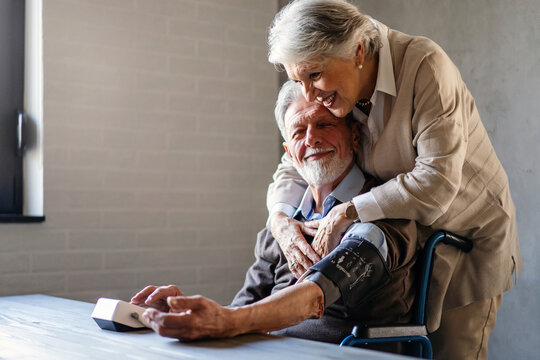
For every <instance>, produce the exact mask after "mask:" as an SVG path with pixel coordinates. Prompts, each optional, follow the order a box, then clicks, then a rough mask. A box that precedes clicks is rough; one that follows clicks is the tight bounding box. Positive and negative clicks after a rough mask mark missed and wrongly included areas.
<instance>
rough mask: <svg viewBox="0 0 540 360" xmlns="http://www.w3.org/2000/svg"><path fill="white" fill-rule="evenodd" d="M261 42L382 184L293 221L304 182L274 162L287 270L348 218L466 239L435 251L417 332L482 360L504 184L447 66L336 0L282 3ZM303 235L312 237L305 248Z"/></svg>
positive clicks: (495, 303)
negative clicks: (407, 224) (334, 121)
mask: <svg viewBox="0 0 540 360" xmlns="http://www.w3.org/2000/svg"><path fill="white" fill-rule="evenodd" d="M268 41H269V47H270V49H269V61H270V62H272V63H274V64H276V65H278V66H280V67H282V68H283V69H285V70H286V71H287V75H288V76H289V78H290V79H291V80H294V81H296V82H298V83H299V84H301V85H302V87H303V94H304V96H305V98H306V99H307V100H308V101H314V102H317V103H319V104H322V105H323V106H325V107H326V108H328V109H329V110H330V111H331V112H332V113H333V114H334V115H336V116H338V117H345V116H347V115H348V114H352V116H353V117H354V118H355V119H356V120H357V121H358V122H359V123H360V124H361V128H362V137H361V149H362V151H361V152H360V153H359V155H358V159H357V162H358V164H359V165H360V167H361V168H362V170H363V171H364V172H365V173H368V174H371V175H372V176H374V177H375V178H377V179H379V180H381V181H382V182H383V184H382V185H381V186H378V187H375V188H373V189H372V190H371V191H370V192H368V193H366V194H363V195H359V196H357V197H355V198H354V199H353V200H352V201H351V202H350V203H345V204H341V205H339V206H336V207H334V209H333V210H332V211H331V213H330V214H329V215H328V216H327V217H326V218H325V219H323V220H320V222H319V223H315V224H313V223H311V224H309V223H307V224H301V223H299V222H297V221H295V220H293V219H291V218H290V217H289V216H290V215H291V214H292V213H293V211H294V209H295V208H296V207H297V206H298V204H299V203H300V200H301V196H302V194H303V193H304V188H305V186H306V185H305V182H304V181H303V179H302V178H301V176H300V175H299V174H298V173H297V172H296V171H295V170H294V168H293V166H292V165H291V160H290V159H289V158H288V157H287V155H284V157H283V158H282V163H281V164H280V165H279V166H278V169H277V171H276V173H275V174H274V183H273V184H271V185H270V187H269V191H268V207H269V210H270V214H271V215H270V226H271V230H272V234H273V235H274V237H275V238H276V239H277V241H278V242H279V244H280V247H281V248H282V250H283V252H284V254H285V255H286V257H287V259H288V261H289V266H290V268H291V270H292V271H293V272H294V273H295V275H296V276H300V274H302V273H303V272H304V271H305V270H306V269H307V268H309V267H310V266H311V265H312V264H313V263H314V262H317V261H318V260H319V259H320V257H322V256H324V255H326V254H327V253H328V252H329V251H330V250H331V249H332V248H334V247H335V246H336V244H337V243H339V240H340V236H341V234H343V232H344V231H345V230H346V229H347V228H348V227H349V226H350V225H351V224H352V223H353V222H354V221H363V222H368V221H374V220H378V219H383V218H394V219H395V218H403V219H411V220H415V221H416V222H417V223H418V224H419V225H421V226H423V228H424V232H425V234H428V233H429V232H433V231H434V230H436V229H444V230H448V231H451V232H453V233H456V234H458V235H461V236H464V237H467V238H469V239H471V240H473V242H474V248H473V250H472V251H471V252H470V253H468V254H462V253H459V252H458V251H457V250H454V249H450V248H448V247H445V246H441V247H440V248H439V249H438V259H437V263H436V268H435V271H434V273H433V278H432V281H431V291H430V299H429V301H430V306H429V308H428V329H429V330H430V332H431V333H432V334H431V337H432V341H433V344H434V347H435V353H436V354H435V355H436V357H437V358H454V359H458V358H459V359H473V358H474V359H477V358H486V357H487V341H488V338H489V334H490V332H491V330H492V329H493V328H494V326H495V320H496V313H497V310H498V308H499V306H500V304H501V301H502V294H503V292H505V291H507V290H509V289H510V288H511V287H512V285H513V281H512V274H513V273H515V274H516V277H517V274H519V272H520V270H521V267H522V265H521V254H520V250H519V242H518V234H517V229H516V221H515V208H514V204H513V202H512V199H511V197H510V190H509V185H508V179H507V176H506V174H505V171H504V169H503V168H502V166H501V163H500V162H499V160H498V159H497V156H496V155H495V152H494V149H493V146H492V145H491V143H490V141H489V139H488V136H487V133H486V130H485V128H484V126H483V125H482V122H481V121H480V116H479V114H478V111H477V109H476V105H475V102H474V99H473V97H472V95H471V94H470V92H469V91H468V89H467V87H466V85H465V83H464V82H463V80H462V79H461V76H460V73H459V71H458V69H457V68H456V67H455V65H454V64H453V63H452V61H451V60H450V59H449V57H448V56H447V55H446V54H445V52H444V51H443V50H442V49H441V48H440V47H439V46H438V45H437V44H435V43H434V42H433V41H431V40H429V39H426V38H423V37H414V36H409V35H406V34H403V33H400V32H397V31H394V30H391V29H389V28H387V27H386V26H384V25H383V24H381V23H380V22H377V21H375V20H373V19H371V18H370V17H368V16H366V15H364V14H362V13H360V12H359V11H358V9H357V8H356V7H355V6H353V5H351V4H349V3H347V2H346V1H344V0H343V1H342V0H311V1H310V0H297V1H294V2H292V3H291V4H289V5H288V6H286V7H285V8H283V9H282V10H281V11H280V12H279V14H277V15H276V17H275V19H274V22H273V24H272V27H271V29H270V33H269V39H268ZM317 227H318V230H316V232H315V231H314V230H313V228H317ZM304 235H311V236H313V235H315V238H314V240H313V242H312V243H311V246H310V245H308V243H307V242H306V240H305V237H304ZM423 239H424V240H425V236H424V237H423V238H422V239H420V240H421V241H422V240H423Z"/></svg>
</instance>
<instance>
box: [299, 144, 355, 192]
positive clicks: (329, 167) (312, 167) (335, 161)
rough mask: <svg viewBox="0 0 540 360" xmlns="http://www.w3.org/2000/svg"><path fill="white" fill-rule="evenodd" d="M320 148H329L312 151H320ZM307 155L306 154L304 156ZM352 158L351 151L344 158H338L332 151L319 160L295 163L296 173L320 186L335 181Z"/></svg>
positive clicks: (310, 182)
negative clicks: (299, 164)
mask: <svg viewBox="0 0 540 360" xmlns="http://www.w3.org/2000/svg"><path fill="white" fill-rule="evenodd" d="M321 150H322V151H328V150H329V149H319V150H318V151H314V152H312V153H316V152H320V151H321ZM309 155H310V154H306V155H305V156H309ZM352 160H353V155H352V153H349V155H348V156H347V157H346V158H345V159H340V158H339V156H337V154H336V153H335V152H334V153H332V156H331V157H330V158H326V157H325V158H322V159H320V160H310V161H306V160H302V165H301V166H298V165H297V166H296V170H298V173H299V174H300V175H302V177H303V178H304V180H306V181H307V183H308V184H309V185H313V186H321V185H325V184H328V183H333V182H334V181H336V179H337V178H339V177H340V176H341V175H342V174H343V172H344V171H345V170H346V169H347V167H348V166H349V164H350V163H351V161H352Z"/></svg>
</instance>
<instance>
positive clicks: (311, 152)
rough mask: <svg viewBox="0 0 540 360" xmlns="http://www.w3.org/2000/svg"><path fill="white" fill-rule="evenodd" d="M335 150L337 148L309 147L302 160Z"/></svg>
mask: <svg viewBox="0 0 540 360" xmlns="http://www.w3.org/2000/svg"><path fill="white" fill-rule="evenodd" d="M334 150H335V149H334V148H308V149H307V150H306V153H305V154H304V158H303V159H302V161H303V162H305V161H306V160H307V158H308V157H310V156H312V155H315V154H318V153H323V152H330V151H334Z"/></svg>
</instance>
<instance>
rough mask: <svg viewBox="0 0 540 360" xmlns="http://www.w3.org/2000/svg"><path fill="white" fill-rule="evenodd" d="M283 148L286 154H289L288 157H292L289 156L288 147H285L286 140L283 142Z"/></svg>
mask: <svg viewBox="0 0 540 360" xmlns="http://www.w3.org/2000/svg"><path fill="white" fill-rule="evenodd" d="M283 148H284V149H285V152H286V153H287V155H289V157H290V158H291V159H292V157H291V153H290V152H289V148H288V147H287V142H285V141H284V142H283Z"/></svg>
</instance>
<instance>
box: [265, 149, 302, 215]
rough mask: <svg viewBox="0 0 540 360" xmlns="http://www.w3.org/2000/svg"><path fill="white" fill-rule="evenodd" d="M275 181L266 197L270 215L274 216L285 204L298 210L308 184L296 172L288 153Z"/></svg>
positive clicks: (279, 167) (275, 175)
mask: <svg viewBox="0 0 540 360" xmlns="http://www.w3.org/2000/svg"><path fill="white" fill-rule="evenodd" d="M273 179H274V182H273V183H271V184H270V185H269V186H268V194H267V197H266V205H267V207H268V211H269V213H270V214H272V213H273V212H275V211H279V210H281V209H283V208H284V204H285V205H289V206H290V207H292V208H294V209H296V208H297V207H298V205H300V201H302V196H303V195H304V192H305V191H306V187H307V183H306V182H305V180H304V179H303V178H302V176H300V174H298V172H297V171H296V170H295V168H294V166H293V164H292V161H291V159H290V157H289V156H288V155H287V153H285V154H283V156H282V157H281V163H280V164H279V165H278V167H277V170H276V172H275V173H274V176H273ZM293 212H294V211H293ZM288 215H292V214H288Z"/></svg>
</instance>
